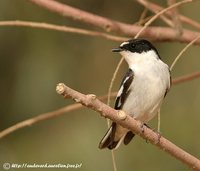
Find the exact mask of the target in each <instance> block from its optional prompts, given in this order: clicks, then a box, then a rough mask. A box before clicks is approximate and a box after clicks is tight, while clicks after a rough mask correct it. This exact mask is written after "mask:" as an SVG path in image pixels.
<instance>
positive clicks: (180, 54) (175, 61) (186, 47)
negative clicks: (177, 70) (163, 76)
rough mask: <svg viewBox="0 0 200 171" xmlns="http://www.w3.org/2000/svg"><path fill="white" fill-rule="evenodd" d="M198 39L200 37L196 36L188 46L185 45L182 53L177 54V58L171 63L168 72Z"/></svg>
mask: <svg viewBox="0 0 200 171" xmlns="http://www.w3.org/2000/svg"><path fill="white" fill-rule="evenodd" d="M199 38H200V35H199V36H197V37H196V38H195V39H194V40H192V41H191V42H190V43H189V44H187V45H186V46H185V47H184V48H183V49H182V51H181V52H180V53H179V54H178V56H177V57H176V58H175V60H174V61H173V63H172V65H171V67H170V70H171V71H172V69H173V68H174V66H175V64H176V63H177V61H178V60H179V59H180V57H181V56H182V54H183V53H184V52H185V51H186V50H187V49H188V48H189V47H190V46H192V45H193V44H194V43H195V42H196V41H197V40H198V39H199Z"/></svg>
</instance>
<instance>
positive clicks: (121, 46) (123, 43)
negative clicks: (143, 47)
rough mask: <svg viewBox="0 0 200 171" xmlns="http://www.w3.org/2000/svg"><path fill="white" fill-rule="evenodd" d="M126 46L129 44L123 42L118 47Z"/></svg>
mask: <svg viewBox="0 0 200 171" xmlns="http://www.w3.org/2000/svg"><path fill="white" fill-rule="evenodd" d="M126 44H129V42H123V43H122V44H121V45H120V46H119V47H123V46H124V45H126Z"/></svg>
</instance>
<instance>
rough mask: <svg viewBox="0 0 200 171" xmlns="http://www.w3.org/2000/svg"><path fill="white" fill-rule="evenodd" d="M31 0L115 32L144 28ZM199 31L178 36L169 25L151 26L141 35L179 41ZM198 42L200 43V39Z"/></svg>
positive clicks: (131, 33)
mask: <svg viewBox="0 0 200 171" xmlns="http://www.w3.org/2000/svg"><path fill="white" fill-rule="evenodd" d="M29 1H30V2H32V3H34V4H37V5H38V6H41V7H43V8H46V9H48V10H50V11H52V12H56V13H58V14H60V15H62V16H64V17H68V18H72V19H74V20H76V21H79V22H82V23H86V24H90V25H93V26H96V27H99V28H102V29H104V30H106V31H109V32H115V33H119V34H123V35H125V36H128V37H130V36H131V37H133V36H135V35H136V34H137V33H138V31H139V30H140V29H141V28H142V27H141V26H136V25H132V24H125V23H122V22H118V21H114V20H111V19H108V18H105V17H101V16H98V15H95V14H92V13H89V12H86V11H83V10H80V9H77V8H74V7H71V6H69V5H66V4H62V3H59V2H56V1H54V0H48V1H42V0H29ZM197 34H198V33H197V32H193V31H189V30H187V29H183V34H182V36H181V37H178V38H177V36H176V33H174V30H173V29H171V28H168V27H149V28H147V29H146V30H145V31H144V32H143V33H142V35H141V36H143V37H146V38H149V39H151V40H152V41H178V42H185V43H187V42H190V41H191V40H193V39H194V38H195V37H196V35H197ZM196 44H199V45H200V41H197V42H196Z"/></svg>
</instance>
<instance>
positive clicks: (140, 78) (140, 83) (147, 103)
mask: <svg viewBox="0 0 200 171" xmlns="http://www.w3.org/2000/svg"><path fill="white" fill-rule="evenodd" d="M149 55H151V56H149ZM152 55H155V54H154V53H152V52H151V51H150V53H148V52H147V53H145V54H144V55H142V56H141V54H140V56H136V57H135V56H134V57H133V56H130V57H131V58H128V59H126V58H125V59H126V60H127V62H128V64H129V67H130V68H131V69H132V70H133V71H134V80H133V82H132V84H131V86H130V89H131V93H130V94H129V97H128V98H127V100H126V102H125V104H124V105H123V110H124V111H126V112H127V113H128V114H130V115H132V116H133V117H134V118H136V119H138V120H141V121H143V122H148V121H149V120H151V119H152V118H153V117H154V116H155V115H156V114H157V111H158V110H159V108H160V106H161V104H162V101H163V98H164V95H165V92H166V90H167V88H168V87H169V86H170V75H169V70H168V66H167V65H166V64H165V63H163V62H162V61H161V60H160V59H157V58H156V57H155V58H154V57H152ZM132 57H133V58H132Z"/></svg>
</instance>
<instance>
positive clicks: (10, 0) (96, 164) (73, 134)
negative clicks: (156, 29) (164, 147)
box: [0, 0, 200, 171]
mask: <svg viewBox="0 0 200 171" xmlns="http://www.w3.org/2000/svg"><path fill="white" fill-rule="evenodd" d="M60 2H63V3H67V4H69V5H72V6H74V7H77V8H80V9H83V10H86V11H90V12H93V13H95V14H98V15H102V16H105V17H108V18H112V19H115V20H119V21H123V22H127V23H135V22H136V21H138V19H139V17H140V14H141V13H142V11H143V7H142V6H140V5H139V4H137V3H136V2H135V1H134V0H125V1H124V0H118V1H110V0H95V1H94V0H84V1H81V0H76V1H75V0H62V1H61V0H60ZM154 2H156V3H158V4H160V5H163V6H164V5H166V1H161V0H160V1H158V0H157V1H154ZM199 7H200V3H199V1H198V2H197V1H195V2H193V3H190V4H187V5H184V6H182V7H180V8H179V9H180V11H181V13H182V14H184V15H186V16H188V17H191V18H193V19H194V20H196V21H198V22H200V18H199V16H198V15H197V13H198V11H199ZM149 14H150V13H149ZM0 20H1V21H3V20H28V21H36V22H48V23H54V24H59V25H68V26H75V27H81V28H90V29H91V28H92V29H94V28H93V27H91V26H87V25H84V24H80V23H77V22H75V21H72V20H70V19H66V18H64V17H61V16H59V15H57V14H54V13H51V12H49V11H47V10H45V9H42V8H40V7H38V6H36V5H34V4H32V3H30V2H29V1H27V0H1V1H0ZM154 24H157V25H158V24H159V25H163V23H162V22H160V21H157V22H155V23H154ZM187 28H189V27H187ZM154 44H155V46H156V47H157V48H158V50H159V52H160V55H161V57H162V59H163V60H164V61H165V62H166V63H167V64H169V65H170V64H171V63H172V61H173V59H174V58H175V57H176V56H177V54H178V53H179V52H180V50H181V49H182V48H183V47H184V46H185V44H180V43H172V42H171V43H167V42H166V43H154ZM118 45H119V42H113V41H110V40H106V39H103V38H96V37H88V36H82V35H76V34H70V33H63V32H56V31H49V30H42V29H33V28H24V27H0V96H1V99H0V129H1V130H3V129H5V128H7V127H9V126H11V125H13V124H15V123H17V122H19V121H22V120H25V119H27V118H31V117H34V116H37V115H39V114H41V113H44V112H49V111H52V110H55V109H58V108H60V107H63V106H65V105H67V104H72V103H73V102H72V101H71V100H63V99H62V98H61V97H60V96H58V95H57V94H56V92H55V86H56V84H57V83H59V82H64V83H66V84H67V85H69V86H70V87H72V88H74V89H76V90H79V91H80V92H83V93H94V94H97V95H103V94H106V93H107V90H108V86H109V83H110V80H111V77H112V74H113V71H114V70H115V68H116V65H117V63H118V61H119V60H120V55H118V54H113V53H111V51H110V49H111V48H113V47H115V46H118ZM199 54H200V49H199V46H193V47H191V48H190V49H189V50H188V51H187V52H186V53H185V54H184V55H183V56H182V59H181V60H180V61H179V62H178V63H177V65H176V67H175V68H174V70H173V72H172V77H173V78H174V77H176V76H181V75H184V74H188V73H192V72H194V71H197V70H199V69H200V67H199V66H200V58H199ZM126 69H127V65H126V64H123V66H122V68H121V69H120V73H119V75H118V77H117V80H116V84H115V85H114V90H115V91H116V90H117V89H118V85H119V83H120V80H121V79H122V76H123V74H124V73H125V72H126ZM199 85H200V79H196V80H193V81H190V82H187V83H183V84H179V85H176V86H173V87H172V88H171V91H170V93H169V94H168V96H167V98H166V100H165V102H164V104H163V106H162V111H161V133H162V135H164V136H165V137H166V138H168V139H169V140H171V141H172V142H174V143H175V144H177V145H178V146H180V147H182V148H183V149H184V150H186V151H188V152H190V153H191V154H194V155H195V156H197V157H200V146H199V145H200V138H199V133H198V132H199V131H198V130H200V124H199V123H200V86H199ZM156 123H157V119H154V120H153V121H152V122H151V123H150V125H151V127H152V128H156ZM106 129H107V125H106V120H105V119H104V118H102V117H99V115H98V114H97V113H95V112H94V111H91V110H88V109H86V108H83V109H81V110H77V111H73V112H70V113H66V114H65V115H62V116H60V117H56V118H54V119H50V120H47V121H43V122H40V123H38V124H35V125H33V126H31V127H26V128H23V129H21V130H18V131H16V132H14V133H12V134H10V135H8V136H6V137H4V138H3V139H0V162H1V163H0V164H2V163H5V162H10V163H18V164H21V163H36V164H43V163H50V164H57V163H61V164H66V163H70V164H74V163H82V167H81V168H80V170H81V171H86V170H99V171H100V170H113V166H112V161H111V153H110V151H108V150H99V149H98V143H99V141H100V139H101V138H102V136H103V135H104V133H105V131H106ZM115 154H116V160H117V167H118V170H142V171H145V170H154V171H160V170H162V171H169V170H177V171H178V170H179V171H184V170H188V168H186V167H185V166H184V165H183V164H181V163H180V162H179V161H177V160H175V159H174V158H172V157H171V156H169V155H167V154H166V153H164V152H162V151H160V150H159V149H157V148H155V147H154V146H152V145H150V144H148V143H146V142H145V141H144V140H143V139H141V138H139V137H136V138H135V139H134V141H132V142H131V143H130V144H129V145H128V146H126V147H125V146H123V145H122V146H121V147H120V148H119V150H117V151H116V152H115ZM0 167H1V166H0ZM0 170H1V169H0ZM13 170H14V169H13ZM17 170H19V171H20V169H17ZM22 170H23V169H22ZM38 170H40V169H38ZM41 170H43V169H41ZM68 170H70V169H68ZM72 170H73V169H72Z"/></svg>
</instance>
